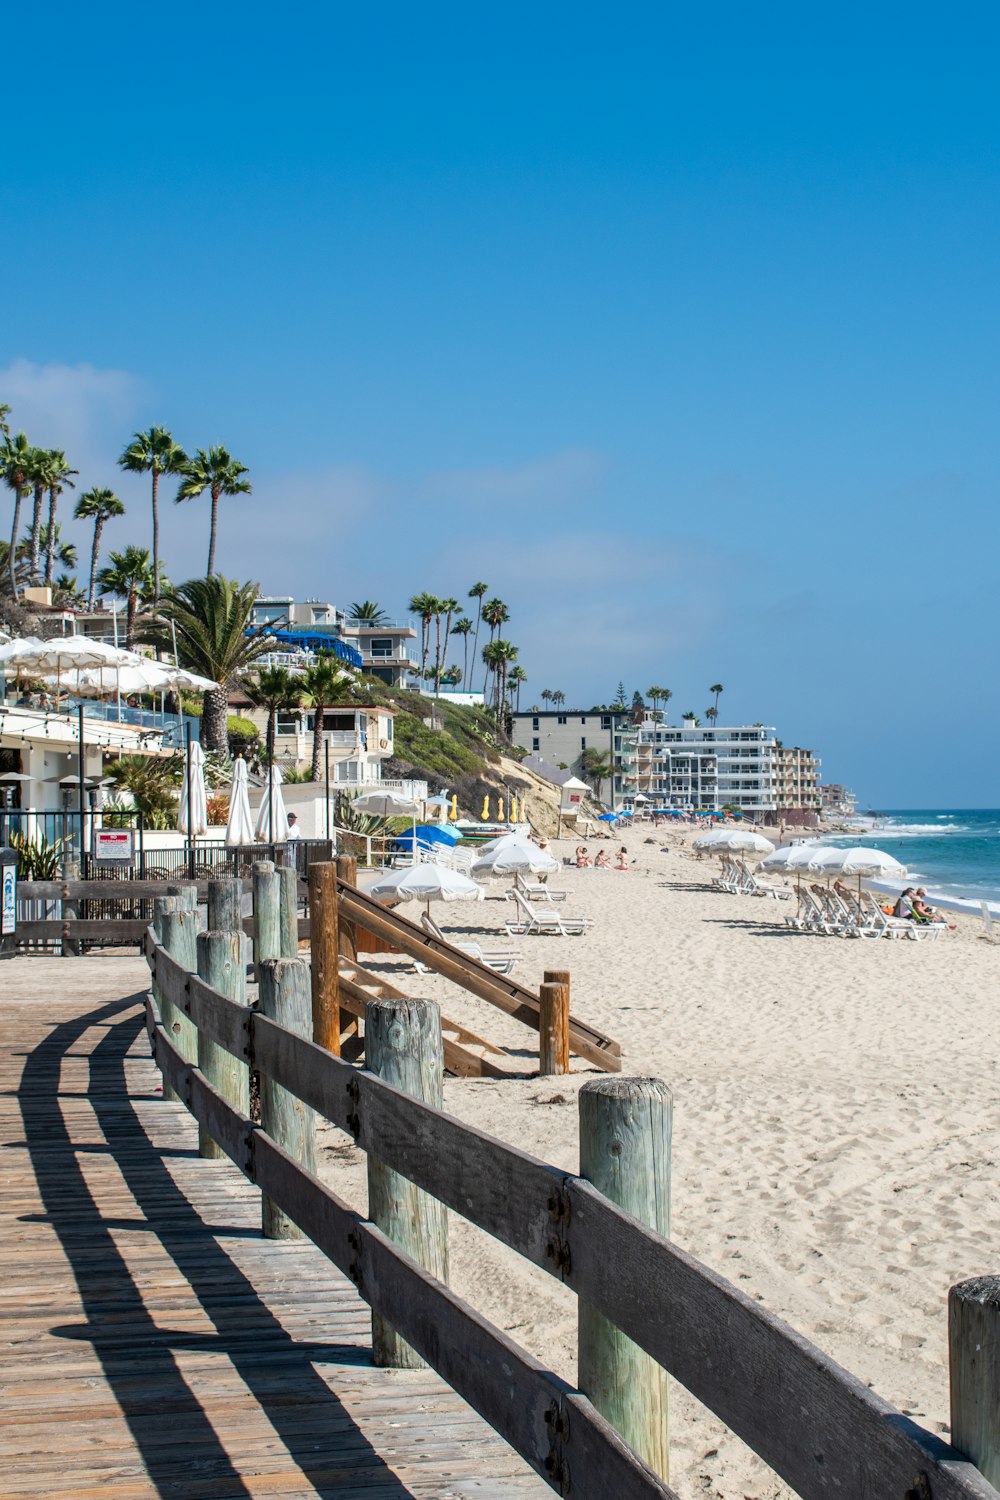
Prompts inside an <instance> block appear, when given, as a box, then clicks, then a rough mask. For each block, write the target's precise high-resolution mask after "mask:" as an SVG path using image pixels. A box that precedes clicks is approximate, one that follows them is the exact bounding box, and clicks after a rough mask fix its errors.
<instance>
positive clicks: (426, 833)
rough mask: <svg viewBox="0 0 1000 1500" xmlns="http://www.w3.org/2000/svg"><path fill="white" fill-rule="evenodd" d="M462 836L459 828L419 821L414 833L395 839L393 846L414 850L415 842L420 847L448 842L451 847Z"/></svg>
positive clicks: (425, 847) (424, 847)
mask: <svg viewBox="0 0 1000 1500" xmlns="http://www.w3.org/2000/svg"><path fill="white" fill-rule="evenodd" d="M461 836H462V835H461V834H460V833H459V832H458V831H457V829H454V828H450V827H447V826H442V825H441V824H440V823H418V824H417V826H416V828H415V829H414V830H413V832H412V833H407V834H404V835H403V836H402V837H401V838H398V839H394V840H393V845H392V847H393V848H394V849H409V850H411V851H412V849H413V845H414V842H415V843H416V846H417V848H418V849H427V848H429V847H430V846H431V844H447V846H448V848H449V849H451V848H454V846H455V844H457V842H458V840H459V839H460V838H461Z"/></svg>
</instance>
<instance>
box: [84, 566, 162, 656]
mask: <svg viewBox="0 0 1000 1500" xmlns="http://www.w3.org/2000/svg"><path fill="white" fill-rule="evenodd" d="M108 556H109V558H110V559H111V561H110V562H109V563H108V565H107V567H106V568H102V569H101V571H100V572H99V573H98V575H97V586H98V588H99V589H100V591H101V593H102V594H117V596H118V598H119V599H124V600H125V647H126V650H128V651H131V649H132V647H133V645H134V644H135V622H136V620H137V618H138V615H139V602H140V600H146V599H151V598H152V597H153V564H152V561H151V559H150V556H149V553H148V552H147V551H146V548H145V547H126V548H125V551H124V552H109V553H108Z"/></svg>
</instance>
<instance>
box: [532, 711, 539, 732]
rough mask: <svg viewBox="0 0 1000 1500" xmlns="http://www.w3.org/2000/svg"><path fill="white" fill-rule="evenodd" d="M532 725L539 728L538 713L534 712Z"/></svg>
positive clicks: (533, 727)
mask: <svg viewBox="0 0 1000 1500" xmlns="http://www.w3.org/2000/svg"><path fill="white" fill-rule="evenodd" d="M531 727H532V729H537V728H538V715H537V714H533V715H532V719H531Z"/></svg>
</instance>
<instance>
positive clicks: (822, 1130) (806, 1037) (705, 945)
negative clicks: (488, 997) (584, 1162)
mask: <svg viewBox="0 0 1000 1500" xmlns="http://www.w3.org/2000/svg"><path fill="white" fill-rule="evenodd" d="M575 842H576V841H575V840H563V841H562V842H561V843H559V844H556V845H554V846H553V852H555V853H556V854H557V855H559V856H560V857H561V856H563V855H568V854H569V853H570V852H571V850H572V848H573V847H574V845H575ZM626 842H627V844H628V847H629V852H630V855H631V856H632V857H633V858H634V860H635V864H634V866H633V868H632V869H631V870H630V871H629V872H628V873H618V872H615V871H611V872H604V871H595V870H576V869H569V868H567V869H566V870H565V872H564V873H562V874H560V875H558V876H556V875H554V876H552V877H551V883H552V885H553V887H557V888H561V889H565V890H567V891H568V892H569V896H568V900H567V902H566V905H565V907H564V908H563V909H564V910H566V911H569V912H581V913H584V914H586V915H589V916H592V917H594V918H595V925H594V927H593V928H592V929H591V930H590V931H589V932H588V933H587V934H586V935H584V936H582V937H579V938H575V937H574V938H548V937H518V938H511V939H508V938H507V937H506V935H505V934H503V931H502V929H503V922H504V919H505V918H506V917H508V916H509V915H510V912H511V910H512V908H511V906H510V905H509V903H508V902H506V901H505V900H503V899H501V894H502V892H503V889H504V887H505V884H506V883H507V882H505V881H497V882H496V883H495V884H494V886H493V887H492V888H491V890H490V896H489V898H488V899H487V900H486V901H484V902H482V903H480V904H466V903H461V904H458V903H456V904H452V905H448V906H439V907H437V908H436V910H435V915H436V916H437V917H438V918H439V920H440V921H441V924H442V926H444V927H445V928H446V929H447V930H450V931H452V932H453V933H455V934H456V935H458V936H465V935H467V934H468V935H481V934H482V933H484V932H488V933H490V934H492V935H493V936H494V937H495V939H496V945H497V946H500V945H503V946H510V947H516V948H517V949H519V950H520V951H521V953H522V954H523V955H524V959H523V962H522V963H521V965H520V966H519V968H518V970H517V971H516V972H517V977H519V978H520V979H522V981H523V982H524V983H526V984H527V985H529V986H531V987H532V988H537V985H538V983H539V981H540V979H541V977H542V971H543V969H545V968H569V969H570V971H571V974H572V989H573V1011H574V1013H575V1014H576V1015H578V1016H579V1017H581V1018H582V1019H585V1020H587V1021H590V1022H592V1023H593V1024H595V1025H597V1026H599V1027H601V1028H602V1029H603V1030H606V1031H607V1032H608V1033H610V1034H611V1035H612V1036H613V1037H615V1038H616V1039H617V1040H619V1041H620V1043H621V1045H622V1048H623V1052H624V1069H623V1071H624V1072H625V1073H626V1074H635V1075H650V1074H652V1075H656V1076H658V1077H660V1078H663V1079H665V1080H666V1082H667V1083H668V1084H669V1085H670V1087H671V1089H672V1090H673V1095H674V1158H673V1235H674V1238H675V1239H676V1240H677V1242H678V1243H679V1244H681V1245H682V1246H683V1247H684V1248H685V1249H686V1250H688V1251H689V1252H690V1253H692V1254H693V1255H695V1256H697V1257H698V1258H699V1259H701V1260H702V1261H704V1262H706V1263H707V1264H708V1265H710V1266H712V1267H715V1268H716V1269H718V1270H719V1271H720V1272H722V1273H723V1274H724V1275H726V1276H727V1277H729V1278H730V1279H731V1280H733V1281H734V1282H736V1283H737V1284H738V1285H740V1286H741V1287H742V1288H743V1289H744V1290H745V1291H746V1292H747V1293H748V1294H749V1295H751V1296H753V1297H756V1298H758V1299H760V1300H761V1301H762V1302H764V1303H765V1304H766V1305H767V1306H768V1307H769V1308H771V1309H772V1310H773V1311H774V1312H776V1313H778V1314H779V1315H780V1316H781V1317H783V1318H785V1319H787V1321H788V1322H789V1323H791V1324H792V1326H793V1327H794V1328H796V1329H798V1330H800V1331H801V1332H803V1333H804V1334H806V1335H807V1336H808V1337H810V1338H811V1339H813V1340H814V1341H815V1342H816V1343H817V1344H818V1345H819V1346H820V1347H821V1348H822V1349H824V1350H826V1351H827V1352H828V1353H829V1354H831V1355H832V1356H833V1357H834V1358H835V1359H837V1360H839V1361H840V1362H841V1363H842V1364H844V1365H845V1366H846V1367H847V1368H848V1369H850V1370H851V1371H852V1372H853V1373H854V1374H856V1375H858V1376H859V1377H860V1378H861V1379H862V1380H865V1381H867V1382H869V1383H870V1384H871V1385H872V1386H873V1387H874V1388H875V1389H876V1390H877V1391H878V1392H879V1393H880V1394H881V1395H883V1396H885V1397H886V1398H888V1399H889V1400H891V1401H893V1402H895V1403H896V1404H897V1405H898V1406H900V1407H901V1408H902V1409H903V1410H904V1411H906V1412H909V1413H911V1414H913V1415H914V1416H915V1417H916V1418H917V1419H918V1420H920V1421H921V1422H922V1423H923V1424H924V1425H925V1426H926V1427H928V1428H929V1429H930V1430H931V1431H933V1432H938V1433H947V1431H948V1428H947V1421H948V1381H947V1360H946V1297H947V1291H948V1287H949V1286H950V1285H951V1284H952V1283H953V1282H955V1281H958V1280H961V1279H963V1278H965V1277H967V1276H971V1275H975V1274H980V1273H983V1272H988V1271H991V1270H993V1269H994V1268H995V1267H994V1261H993V1247H994V1246H995V1243H996V1239H997V1234H998V1231H1000V1196H998V1191H997V1187H996V1166H995V1163H996V1161H997V1160H998V1158H1000V1122H998V1120H997V1110H996V1095H997V1064H996V1062H995V1060H994V1056H993V1050H992V1048H990V1047H989V1046H988V1045H985V1046H984V1037H986V1036H988V1035H989V1029H990V1022H991V1019H992V1005H993V993H994V990H995V983H996V974H997V967H998V963H1000V952H998V950H997V948H996V947H994V946H993V945H991V944H990V943H989V942H988V941H987V940H986V939H985V937H984V936H983V935H982V927H981V925H980V924H979V923H978V922H977V921H974V920H972V919H965V918H959V919H958V922H957V930H955V931H952V932H948V933H946V934H945V935H944V936H943V938H942V939H941V940H940V941H939V942H935V943H916V942H909V941H901V942H887V941H880V942H859V941H845V940H843V939H839V938H834V937H819V936H814V935H803V934H798V933H793V932H791V931H789V930H788V929H787V928H786V927H785V924H784V922H783V917H784V915H785V912H786V910H787V909H788V906H787V905H786V903H783V902H776V901H772V900H763V899H760V898H752V897H740V896H731V895H728V894H725V893H722V892H720V891H717V890H714V889H713V888H712V887H711V885H710V883H709V882H710V879H711V875H712V874H713V873H714V871H715V869H716V868H717V866H716V865H715V863H714V862H711V861H707V860H706V861H695V860H694V859H693V858H691V857H690V856H689V855H688V854H687V852H686V851H685V850H683V849H681V848H678V847H670V848H666V849H665V848H664V840H663V839H662V838H661V837H659V836H654V835H653V833H652V832H651V831H647V830H645V829H643V828H642V826H641V825H640V827H639V828H637V829H635V830H633V831H631V832H630V834H629V835H628V837H627V840H626ZM608 847H610V846H608ZM402 910H403V911H404V913H408V914H409V913H413V912H415V911H416V908H415V907H413V906H410V907H404V908H402ZM369 962H370V964H371V966H372V967H373V968H377V969H378V970H380V971H383V972H385V973H387V974H392V976H393V978H394V982H395V983H397V984H398V985H399V987H400V988H402V989H403V990H405V991H406V992H407V993H408V994H411V995H421V996H426V997H429V998H433V999H435V1000H438V1001H439V1002H440V1003H441V1005H442V1009H443V1010H444V1012H445V1013H446V1014H447V1015H449V1016H450V1017H452V1018H453V1019H455V1020H457V1021H464V1022H465V1023H466V1024H467V1025H470V1026H472V1027H473V1028H474V1029H475V1030H476V1031H478V1032H479V1033H480V1034H481V1035H483V1036H485V1037H487V1038H489V1039H491V1040H493V1041H495V1042H497V1043H499V1044H500V1045H503V1046H506V1047H509V1049H510V1051H511V1053H512V1055H513V1057H514V1058H515V1063H514V1066H515V1067H516V1068H520V1069H523V1076H520V1077H515V1078H512V1079H510V1080H506V1079H505V1080H501V1081H466V1082H463V1081H460V1080H455V1079H450V1080H447V1081H446V1107H447V1108H448V1109H450V1110H452V1111H453V1112H454V1113H455V1114H457V1115H459V1116H461V1117H462V1118H463V1119H466V1120H469V1121H471V1122H474V1123H475V1124H476V1125H478V1126H480V1127H482V1128H483V1129H485V1130H488V1131H490V1132H491V1133H493V1134H495V1135H497V1136H499V1137H502V1138H503V1139H505V1140H508V1141H511V1142H514V1143H516V1144H518V1145H519V1146H521V1147H523V1148H524V1149H526V1150H529V1151H532V1152H534V1153H535V1154H537V1155H538V1156H540V1157H542V1158H544V1159H546V1160H548V1161H550V1162H553V1163H555V1164H557V1165H559V1166H562V1167H564V1168H567V1169H569V1170H576V1169H577V1167H578V1155H577V1106H576V1091H577V1089H578V1088H579V1086H580V1085H581V1084H582V1083H583V1082H585V1081H586V1079H587V1078H588V1077H591V1076H595V1075H593V1074H592V1073H590V1072H589V1071H588V1070H587V1069H586V1068H585V1067H582V1066H581V1065H580V1064H579V1062H578V1060H576V1059H574V1061H573V1071H572V1073H571V1075H570V1076H569V1077H566V1078H557V1079H552V1078H547V1079H539V1078H538V1077H537V1076H532V1070H533V1068H534V1067H536V1066H537V1052H536V1045H535V1042H536V1039H535V1038H534V1036H533V1034H532V1033H531V1032H528V1031H526V1030H525V1029H524V1028H522V1027H519V1026H517V1025H516V1024H515V1023H513V1022H511V1021H510V1020H509V1019H508V1018H507V1017H506V1016H504V1015H502V1014H501V1013H500V1012H498V1011H496V1010H494V1009H492V1008H491V1007H489V1006H487V1005H485V1004H483V1003H481V1002H479V1001H476V1000H473V999H472V998H471V997H469V996H467V995H465V994H464V992H462V991H460V990H458V989H456V988H455V987H454V986H452V985H450V984H448V983H446V982H445V981H444V980H441V979H439V978H438V977H436V976H434V975H432V974H418V973H417V972H416V971H415V969H414V967H413V965H412V964H411V963H410V962H409V960H407V959H405V958H402V957H400V958H396V957H393V956H388V955H376V956H371V957H370V959H369ZM322 1143H323V1151H322V1170H323V1171H324V1174H325V1175H327V1176H328V1178H329V1180H330V1181H331V1182H335V1183H336V1185H337V1189H338V1191H339V1192H341V1193H343V1194H344V1196H346V1197H348V1198H349V1199H350V1200H351V1201H352V1202H354V1203H355V1204H357V1205H358V1206H359V1207H363V1206H364V1203H365V1186H364V1171H363V1162H362V1159H361V1158H360V1156H359V1154H358V1153H357V1152H356V1151H355V1149H354V1148H353V1146H352V1145H350V1144H349V1143H345V1140H344V1138H343V1137H342V1136H340V1135H338V1133H337V1132H335V1131H333V1130H332V1129H330V1128H327V1129H325V1130H324V1133H323V1137H322ZM451 1255H452V1281H453V1285H454V1286H455V1288H456V1289H457V1290H458V1291H459V1292H460V1293H461V1294H462V1295H464V1296H466V1297H467V1298H468V1299H469V1300H470V1301H471V1302H472V1303H473V1304H474V1305H475V1306H476V1307H478V1308H479V1309H480V1310H481V1311H483V1312H484V1313H485V1314H486V1315H487V1316H489V1317H490V1318H492V1319H493V1320H494V1321H495V1322H496V1323H497V1324H498V1325H499V1326H500V1327H502V1328H505V1329H507V1330H508V1331H509V1332H510V1333H511V1334H512V1335H513V1336H514V1337H515V1338H516V1339H517V1340H518V1341H519V1342H521V1343H522V1344H523V1345H524V1346H525V1347H526V1348H528V1349H529V1350H531V1352H532V1353H534V1354H536V1355H537V1356H539V1357H540V1358H542V1359H544V1360H546V1361H548V1362H549V1363H550V1364H551V1365H552V1366H553V1367H554V1368H555V1369H556V1370H557V1371H558V1372H559V1373H560V1374H562V1375H564V1376H566V1377H567V1378H569V1379H573V1378H574V1375H575V1339H576V1305H575V1298H574V1297H573V1296H572V1295H570V1294H569V1293H567V1292H565V1291H564V1290H563V1289H562V1288H561V1287H560V1286H558V1285H557V1284H556V1283H555V1282H553V1281H552V1280H551V1279H549V1278H548V1277H547V1276H545V1275H544V1274H543V1273H542V1272H540V1271H536V1270H535V1269H533V1268H532V1267H529V1266H528V1265H527V1264H526V1263H524V1262H523V1261H521V1260H520V1259H519V1257H517V1256H516V1255H514V1254H513V1253H512V1252H509V1251H507V1250H506V1249H505V1248H503V1247H501V1246H499V1245H498V1244H497V1243H496V1242H495V1241H493V1240H491V1239H490V1238H489V1237H488V1236H485V1235H484V1234H482V1233H481V1232H480V1231H478V1230H474V1229H472V1228H471V1227H470V1226H468V1225H467V1224H465V1223H464V1222H463V1221H462V1220H460V1219H458V1218H457V1217H456V1216H452V1221H451ZM672 1389H673V1395H672V1414H671V1426H672V1469H671V1482H672V1483H673V1484H674V1486H675V1487H676V1488H677V1490H678V1492H679V1493H680V1494H681V1495H682V1496H684V1497H687V1496H695V1495H699V1496H700V1495H705V1494H718V1495H725V1496H732V1495H746V1496H753V1497H765V1496H767V1497H772V1496H774V1497H776V1496H784V1495H786V1494H789V1493H790V1492H789V1491H788V1489H787V1487H786V1486H785V1485H783V1484H782V1483H781V1482H780V1481H779V1480H778V1479H777V1478H776V1477H775V1476H774V1475H773V1473H771V1471H770V1470H768V1469H767V1468H766V1467H765V1466H764V1465H763V1464H761V1463H760V1461H759V1460H757V1459H756V1457H755V1456H754V1455H752V1454H750V1453H749V1452H748V1450H747V1449H746V1448H745V1447H744V1446H743V1444H742V1443H741V1442H739V1441H738V1440H737V1439H736V1438H734V1437H733V1436H731V1435H730V1434H729V1433H728V1432H727V1431H726V1430H725V1429H724V1428H723V1427H722V1426H721V1424H720V1423H719V1422H718V1421H717V1420H716V1419H715V1418H714V1417H712V1416H711V1414H709V1413H707V1412H706V1411H705V1410H704V1409H703V1408H701V1407H700V1406H698V1404H697V1403H696V1402H694V1401H693V1400H692V1399H691V1398H690V1397H688V1396H687V1394H686V1393H685V1392H684V1391H683V1390H682V1389H681V1388H679V1387H678V1386H676V1385H674V1386H673V1388H672Z"/></svg>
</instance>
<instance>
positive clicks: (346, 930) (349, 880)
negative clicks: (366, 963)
mask: <svg viewBox="0 0 1000 1500" xmlns="http://www.w3.org/2000/svg"><path fill="white" fill-rule="evenodd" d="M337 879H338V880H341V881H343V883H344V885H352V886H354V887H355V889H357V884H358V862H357V860H356V859H355V858H354V855H353V854H338V855H337ZM337 945H338V947H339V949H340V952H341V954H342V955H343V957H344V958H346V959H347V960H348V962H349V963H352V964H354V963H357V961H358V931H357V928H356V927H355V925H354V923H353V922H351V921H350V920H348V919H347V918H346V917H345V916H344V914H343V912H341V913H340V916H339V918H338V927H337Z"/></svg>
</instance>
